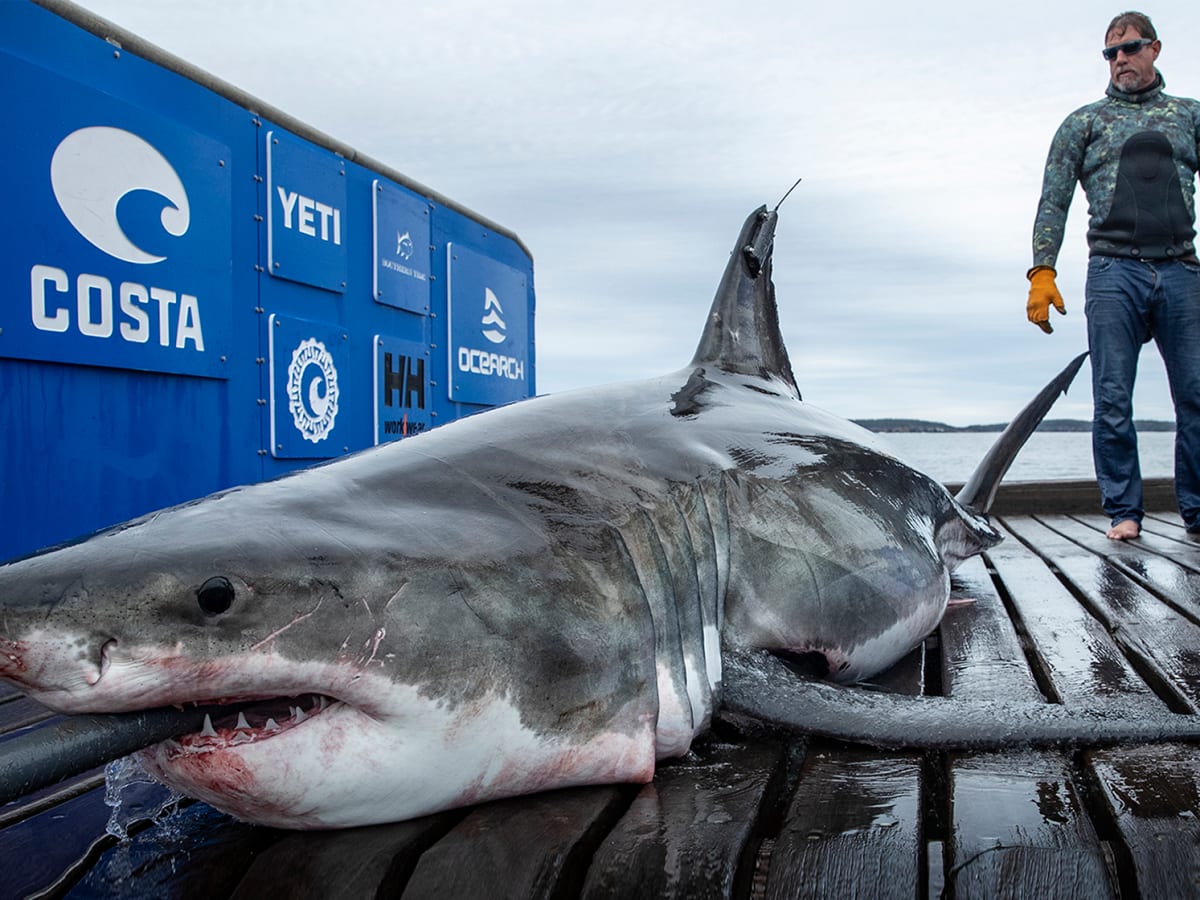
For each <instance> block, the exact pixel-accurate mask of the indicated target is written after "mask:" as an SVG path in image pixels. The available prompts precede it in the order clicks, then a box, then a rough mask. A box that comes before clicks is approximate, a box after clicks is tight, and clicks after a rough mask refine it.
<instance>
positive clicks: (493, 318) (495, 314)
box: [479, 287, 508, 344]
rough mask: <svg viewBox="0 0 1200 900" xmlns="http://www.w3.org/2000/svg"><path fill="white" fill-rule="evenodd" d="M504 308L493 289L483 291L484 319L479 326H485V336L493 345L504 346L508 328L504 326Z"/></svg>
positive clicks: (486, 288) (487, 288)
mask: <svg viewBox="0 0 1200 900" xmlns="http://www.w3.org/2000/svg"><path fill="white" fill-rule="evenodd" d="M503 315H504V307H502V306H501V305H500V298H498V297H497V296H496V295H495V294H494V293H492V289H491V288H489V287H485V288H484V289H483V318H482V319H481V320H480V322H479V324H480V325H482V326H484V328H483V336H484V337H485V338H487V339H488V340H489V341H491V342H492V343H493V344H503V343H504V338H505V336H506V335H505V332H506V331H507V330H508V326H507V325H505V324H504V319H503Z"/></svg>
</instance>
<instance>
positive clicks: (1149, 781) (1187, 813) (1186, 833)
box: [1089, 744, 1200, 900]
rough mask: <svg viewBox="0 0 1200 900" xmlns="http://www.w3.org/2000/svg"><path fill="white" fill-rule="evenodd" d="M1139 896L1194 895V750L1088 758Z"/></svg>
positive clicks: (1164, 748)
mask: <svg viewBox="0 0 1200 900" xmlns="http://www.w3.org/2000/svg"><path fill="white" fill-rule="evenodd" d="M1089 759H1090V764H1091V765H1092V767H1093V768H1094V770H1095V772H1096V774H1097V776H1098V778H1099V782H1100V788H1101V792H1102V793H1103V796H1104V801H1105V802H1106V803H1107V805H1108V808H1109V810H1110V812H1111V813H1112V816H1113V817H1114V819H1115V821H1116V827H1117V829H1118V830H1119V831H1120V834H1121V837H1122V839H1123V842H1124V845H1125V847H1126V848H1128V852H1129V855H1130V856H1131V857H1132V861H1133V862H1132V864H1133V869H1134V874H1135V876H1136V879H1137V888H1138V893H1139V895H1140V896H1142V897H1145V898H1163V900H1168V898H1170V900H1174V898H1177V897H1198V896H1200V752H1198V750H1197V748H1196V747H1195V746H1194V745H1175V744H1165V745H1160V746H1155V747H1138V748H1132V749H1122V750H1104V751H1098V752H1095V753H1092V754H1089Z"/></svg>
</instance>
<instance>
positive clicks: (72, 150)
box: [50, 125, 191, 265]
mask: <svg viewBox="0 0 1200 900" xmlns="http://www.w3.org/2000/svg"><path fill="white" fill-rule="evenodd" d="M50 183H51V185H52V187H53V189H54V199H55V200H56V201H57V202H58V206H59V209H61V210H62V212H63V215H64V216H66V217H67V221H68V222H70V223H71V225H72V226H73V227H74V228H75V230H76V231H78V232H79V233H80V234H81V235H82V236H83V237H84V238H85V239H86V240H87V241H88V242H89V243H91V244H92V245H93V246H94V247H96V248H97V249H99V250H101V251H103V252H104V253H107V254H108V255H109V256H111V257H114V258H115V259H119V260H122V261H124V262H128V263H138V264H141V265H148V264H151V263H157V262H162V261H163V260H164V259H166V257H165V256H160V255H158V254H155V253H151V252H148V251H146V250H144V249H142V248H141V247H139V246H137V244H135V243H134V242H133V241H132V240H130V238H129V236H128V235H127V234H126V233H125V230H124V229H123V228H122V227H121V222H120V220H119V218H118V214H119V208H120V204H121V201H122V200H123V199H124V198H125V197H127V196H128V195H130V194H132V193H134V192H135V191H150V192H151V193H153V194H156V195H158V196H159V197H162V198H163V199H164V200H165V201H166V205H164V207H163V210H162V213H161V215H160V216H159V221H160V222H161V223H162V227H163V230H164V231H165V232H166V233H167V234H169V235H171V236H173V237H182V236H183V235H184V234H186V233H187V230H188V226H189V225H190V224H191V209H190V206H189V204H188V195H187V191H186V190H184V187H183V181H182V180H180V178H179V174H178V173H177V172H176V171H175V169H174V168H173V167H172V166H171V164H170V163H169V162H167V159H166V157H165V156H163V155H162V154H161V153H159V152H158V150H157V149H155V148H154V147H153V146H152V145H151V144H149V143H147V142H146V141H145V140H144V139H142V138H141V137H138V135H136V134H133V133H132V132H129V131H124V130H122V129H120V128H112V127H109V126H105V125H96V126H92V127H88V128H80V129H79V130H78V131H73V132H71V133H70V134H69V135H67V136H66V137H65V138H63V140H62V141H61V142H60V143H59V145H58V147H57V149H55V151H54V156H53V157H52V159H51V160H50Z"/></svg>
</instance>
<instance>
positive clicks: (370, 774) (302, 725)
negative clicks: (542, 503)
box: [0, 445, 654, 828]
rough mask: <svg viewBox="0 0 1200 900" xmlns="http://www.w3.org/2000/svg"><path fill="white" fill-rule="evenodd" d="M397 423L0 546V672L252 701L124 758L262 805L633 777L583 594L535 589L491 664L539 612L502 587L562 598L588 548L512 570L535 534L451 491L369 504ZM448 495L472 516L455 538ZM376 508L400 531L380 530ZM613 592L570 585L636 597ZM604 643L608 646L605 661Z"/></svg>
mask: <svg viewBox="0 0 1200 900" xmlns="http://www.w3.org/2000/svg"><path fill="white" fill-rule="evenodd" d="M398 446H399V445H395V446H393V447H385V448H381V449H380V450H378V451H368V452H367V453H366V454H364V455H362V456H361V457H359V458H356V459H354V460H347V461H346V462H348V463H349V469H350V470H353V471H356V472H358V473H360V474H361V476H362V477H361V478H357V477H353V476H352V477H351V478H350V480H349V481H347V480H346V479H345V478H344V477H343V476H345V475H346V474H348V471H347V469H346V467H345V465H343V466H339V467H327V468H325V469H318V470H314V471H313V472H310V473H306V474H305V475H304V476H296V477H295V478H285V479H282V480H281V481H278V482H272V483H268V484H263V485H257V486H254V487H250V488H245V489H239V490H234V491H229V492H226V493H224V494H221V495H217V496H214V497H210V498H207V499H206V500H204V501H202V502H198V503H192V504H186V505H184V506H181V507H176V508H173V509H169V510H165V511H162V512H160V513H156V514H154V515H151V516H147V517H145V518H143V519H140V520H138V521H134V522H131V523H128V524H126V525H124V526H121V527H119V528H115V529H112V530H110V531H107V532H103V533H101V534H98V535H96V536H93V537H91V538H90V539H88V540H86V541H82V542H80V543H76V544H72V545H68V546H64V547H60V548H57V549H54V550H52V551H49V552H46V553H43V554H40V555H38V556H34V557H31V558H28V559H25V560H21V561H18V562H14V563H11V564H9V565H7V566H3V567H0V596H2V597H3V598H4V602H3V607H2V608H0V677H3V678H4V679H6V680H8V681H10V682H12V683H14V684H16V685H17V686H18V687H21V688H22V689H24V690H25V691H26V692H27V693H28V694H29V695H30V696H31V697H33V698H34V699H36V700H38V701H40V702H42V703H43V704H45V705H47V706H49V707H51V708H52V709H55V710H58V711H61V712H64V713H78V712H97V711H102V712H114V713H116V712H123V711H133V710H142V709H147V708H153V707H162V706H171V705H175V706H186V705H191V704H196V705H206V704H210V703H217V704H230V703H235V702H237V703H242V702H244V701H251V703H250V705H249V707H248V708H246V709H245V710H244V711H242V712H239V713H238V714H236V715H234V714H231V715H229V716H228V717H226V718H224V719H222V718H220V717H217V718H215V719H213V720H209V721H206V722H205V725H204V728H203V729H201V730H200V731H199V732H198V733H194V734H189V735H185V736H183V737H180V738H178V739H174V740H169V741H166V742H164V743H161V744H157V745H155V746H153V747H151V748H149V749H148V750H146V751H144V752H143V753H142V754H141V757H142V762H143V764H144V765H145V766H146V768H147V769H148V770H150V771H151V772H152V773H153V774H155V775H157V776H158V777H159V778H160V779H161V780H163V781H164V782H166V783H168V784H170V785H172V786H174V787H176V788H178V789H180V790H182V791H184V792H185V793H186V794H188V795H190V796H194V797H198V798H201V799H205V800H208V801H210V802H212V803H213V804H214V805H216V806H218V807H219V808H221V809H223V810H226V811H228V812H231V813H233V814H234V815H237V816H239V817H241V818H245V819H247V820H251V821H256V822H263V823H267V824H275V825H279V826H283V827H304V828H312V827H318V828H319V827H333V826H339V825H346V824H361V823H364V822H369V821H390V820H394V819H396V818H407V817H410V816H413V815H419V814H422V813H424V812H429V811H432V810H436V809H443V808H447V807H449V806H458V805H463V804H465V803H470V802H475V801H478V800H483V799H487V798H490V797H495V796H504V795H507V794H512V793H522V792H527V791H531V790H538V789H541V788H542V787H545V786H549V785H552V784H554V783H556V779H559V778H561V777H562V775H563V773H564V772H565V773H567V774H566V781H568V782H575V783H591V782H595V781H612V780H619V781H620V780H639V779H641V780H645V779H646V778H648V777H649V773H650V772H652V771H653V765H654V735H653V731H654V712H653V708H652V702H653V696H652V691H651V692H650V695H647V693H646V690H645V687H646V685H647V683H648V682H647V676H646V673H645V672H642V671H639V670H638V663H637V661H638V660H639V659H647V660H648V654H649V653H652V649H647V648H645V647H643V646H641V644H644V643H645V642H644V640H643V639H642V636H640V635H638V634H636V633H635V632H633V631H629V632H628V634H629V635H630V640H629V642H628V643H629V645H630V646H628V647H625V648H615V647H614V645H615V644H616V643H617V641H616V640H609V641H597V640H596V639H595V638H594V637H593V636H591V635H590V634H588V633H587V628H586V622H581V621H580V615H583V618H585V619H586V617H587V615H590V614H591V612H588V613H586V614H573V613H570V614H569V613H567V612H560V613H559V614H557V615H555V614H554V613H553V612H550V613H548V614H547V615H546V616H545V620H546V623H547V627H548V629H549V630H550V631H551V633H553V632H555V631H556V630H557V632H558V633H557V634H555V635H554V637H555V640H554V641H553V643H551V644H550V645H549V646H547V647H543V648H541V649H540V650H538V651H537V652H538V653H539V655H540V658H541V661H542V666H541V668H539V667H537V666H525V667H524V671H525V673H527V677H520V676H518V675H515V674H514V669H516V668H517V667H518V666H519V665H520V660H521V659H522V658H523V657H525V656H527V655H528V654H529V653H530V652H532V651H531V647H530V645H531V644H532V643H535V642H536V641H537V640H538V638H539V636H538V635H535V634H533V633H532V632H530V630H529V629H528V627H527V626H528V623H527V622H526V621H525V620H524V618H523V617H522V616H519V615H517V614H516V613H514V612H513V611H512V610H511V609H509V610H505V609H504V608H502V602H503V601H506V600H507V599H508V598H511V597H513V596H522V597H526V598H528V600H529V602H530V603H531V604H536V603H538V602H539V601H538V600H537V599H536V598H537V596H538V591H539V590H540V591H542V596H543V597H544V598H546V599H545V600H544V601H543V602H546V603H550V602H552V601H553V600H555V599H558V598H561V596H562V590H563V589H562V588H561V587H560V586H559V582H560V581H561V582H562V583H572V584H576V585H578V584H579V582H580V579H582V581H583V582H588V581H589V580H590V578H591V577H592V576H591V575H589V573H588V571H587V569H588V566H589V562H588V560H587V559H586V558H583V557H581V558H580V559H578V560H576V561H574V562H573V563H569V564H566V565H564V566H563V567H562V569H561V570H558V571H546V569H545V567H544V566H543V567H542V568H540V569H539V570H538V571H539V573H540V576H539V577H540V580H541V584H540V585H538V584H533V583H532V581H531V580H530V579H529V578H528V577H527V575H526V570H524V569H522V568H521V567H520V565H509V564H512V563H513V561H514V560H516V559H520V558H521V556H522V555H525V554H531V555H536V554H537V553H539V552H540V550H541V548H540V543H539V539H538V537H537V536H536V535H534V536H533V537H532V538H529V539H526V540H522V538H521V536H520V535H517V536H513V535H512V534H510V533H508V532H507V531H506V530H505V529H506V528H507V529H511V528H512V527H513V521H512V519H511V518H505V519H504V521H502V522H492V521H489V515H490V512H489V510H488V509H486V508H477V509H476V510H475V511H474V513H470V512H467V511H464V510H462V509H461V508H460V513H461V514H460V515H458V516H454V515H451V516H450V517H449V518H447V519H443V520H442V524H440V525H439V524H438V523H437V522H433V521H431V522H426V523H422V522H420V521H418V522H416V523H415V525H413V526H411V527H409V528H407V530H406V529H405V528H404V527H403V526H402V525H401V523H402V522H403V521H404V520H405V519H406V518H407V517H406V516H404V515H403V514H399V515H386V514H379V511H380V510H381V508H382V507H381V505H380V504H379V503H373V504H368V502H367V498H366V497H365V496H362V495H360V492H361V493H362V494H364V495H366V494H370V493H371V492H372V490H373V488H374V487H375V486H377V484H378V483H377V481H376V480H372V475H371V473H372V472H377V471H379V469H380V467H381V466H386V463H385V462H384V461H383V460H381V459H380V458H379V457H381V456H382V457H384V458H386V457H387V456H388V455H389V453H392V452H394V451H395V449H397V448H398ZM414 477H416V478H419V475H414ZM450 493H452V492H450ZM449 502H450V504H451V505H453V504H454V500H453V498H451V499H450V500H449ZM431 506H432V507H436V506H437V504H436V503H435V504H432V505H431ZM368 508H370V509H374V510H376V513H377V514H374V515H372V514H371V513H368V512H366V510H367V509H368ZM356 509H357V510H358V512H357V513H355V510H356ZM433 511H434V510H433V509H431V507H425V508H424V512H426V513H430V514H431V515H432V513H433ZM409 512H413V510H412V509H411V508H410V510H409ZM417 512H418V519H419V518H420V516H419V512H420V511H417ZM462 515H466V516H467V517H468V518H470V519H471V520H472V521H471V524H473V525H475V526H477V527H478V528H480V529H481V530H482V531H483V532H484V533H485V536H483V537H480V538H478V539H467V540H464V538H463V534H462V533H461V531H460V529H461V527H462V524H463V523H462ZM434 518H436V516H434ZM502 518H503V517H502ZM502 526H503V527H502ZM389 532H390V533H391V534H392V535H393V536H394V537H395V544H396V546H397V547H403V548H404V549H403V551H400V550H393V549H391V547H392V542H391V541H390V540H387V539H386V538H384V539H381V537H380V536H381V535H387V534H388V533H389ZM488 533H490V534H492V535H493V537H492V538H488V537H487V536H486V534H488ZM368 557H369V561H368ZM506 565H509V570H508V572H507V573H506V571H505V568H506ZM570 589H573V590H576V591H579V590H581V588H579V587H575V588H570ZM624 602H625V601H623V600H622V598H620V597H617V596H615V595H614V594H613V592H612V591H609V592H608V595H607V596H606V594H605V592H604V591H603V590H601V591H598V592H597V593H596V594H595V595H594V596H592V597H591V598H589V599H588V604H589V605H590V607H592V608H593V611H595V612H597V614H599V613H600V612H602V613H604V614H606V615H620V614H626V615H629V616H630V618H631V619H636V615H635V611H632V610H629V609H625V608H623V607H622V605H621V604H622V603H624ZM609 604H611V605H612V607H613V608H611V609H610V608H608V605H609ZM541 638H543V639H545V638H546V635H541ZM614 650H619V651H622V652H624V651H629V652H628V657H629V661H628V663H627V664H624V665H617V666H615V667H614V665H613V664H612V659H611V654H612V653H613V652H614ZM647 665H651V666H652V660H648V662H647ZM592 669H596V670H599V674H596V673H594V672H593V671H592ZM547 672H553V676H554V677H553V679H551V677H549V676H548V675H547ZM651 678H652V677H651ZM649 683H650V684H652V680H651V681H650V682H649ZM639 687H640V688H641V690H640V691H639ZM539 692H540V699H541V700H542V702H543V703H544V704H545V706H544V707H540V708H539V707H537V706H536V705H535V704H533V703H531V702H530V701H529V697H530V696H531V695H533V694H538V693H539ZM562 707H573V709H570V710H567V711H564V710H563V709H562ZM539 709H544V710H546V712H545V714H544V715H540V714H539Z"/></svg>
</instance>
